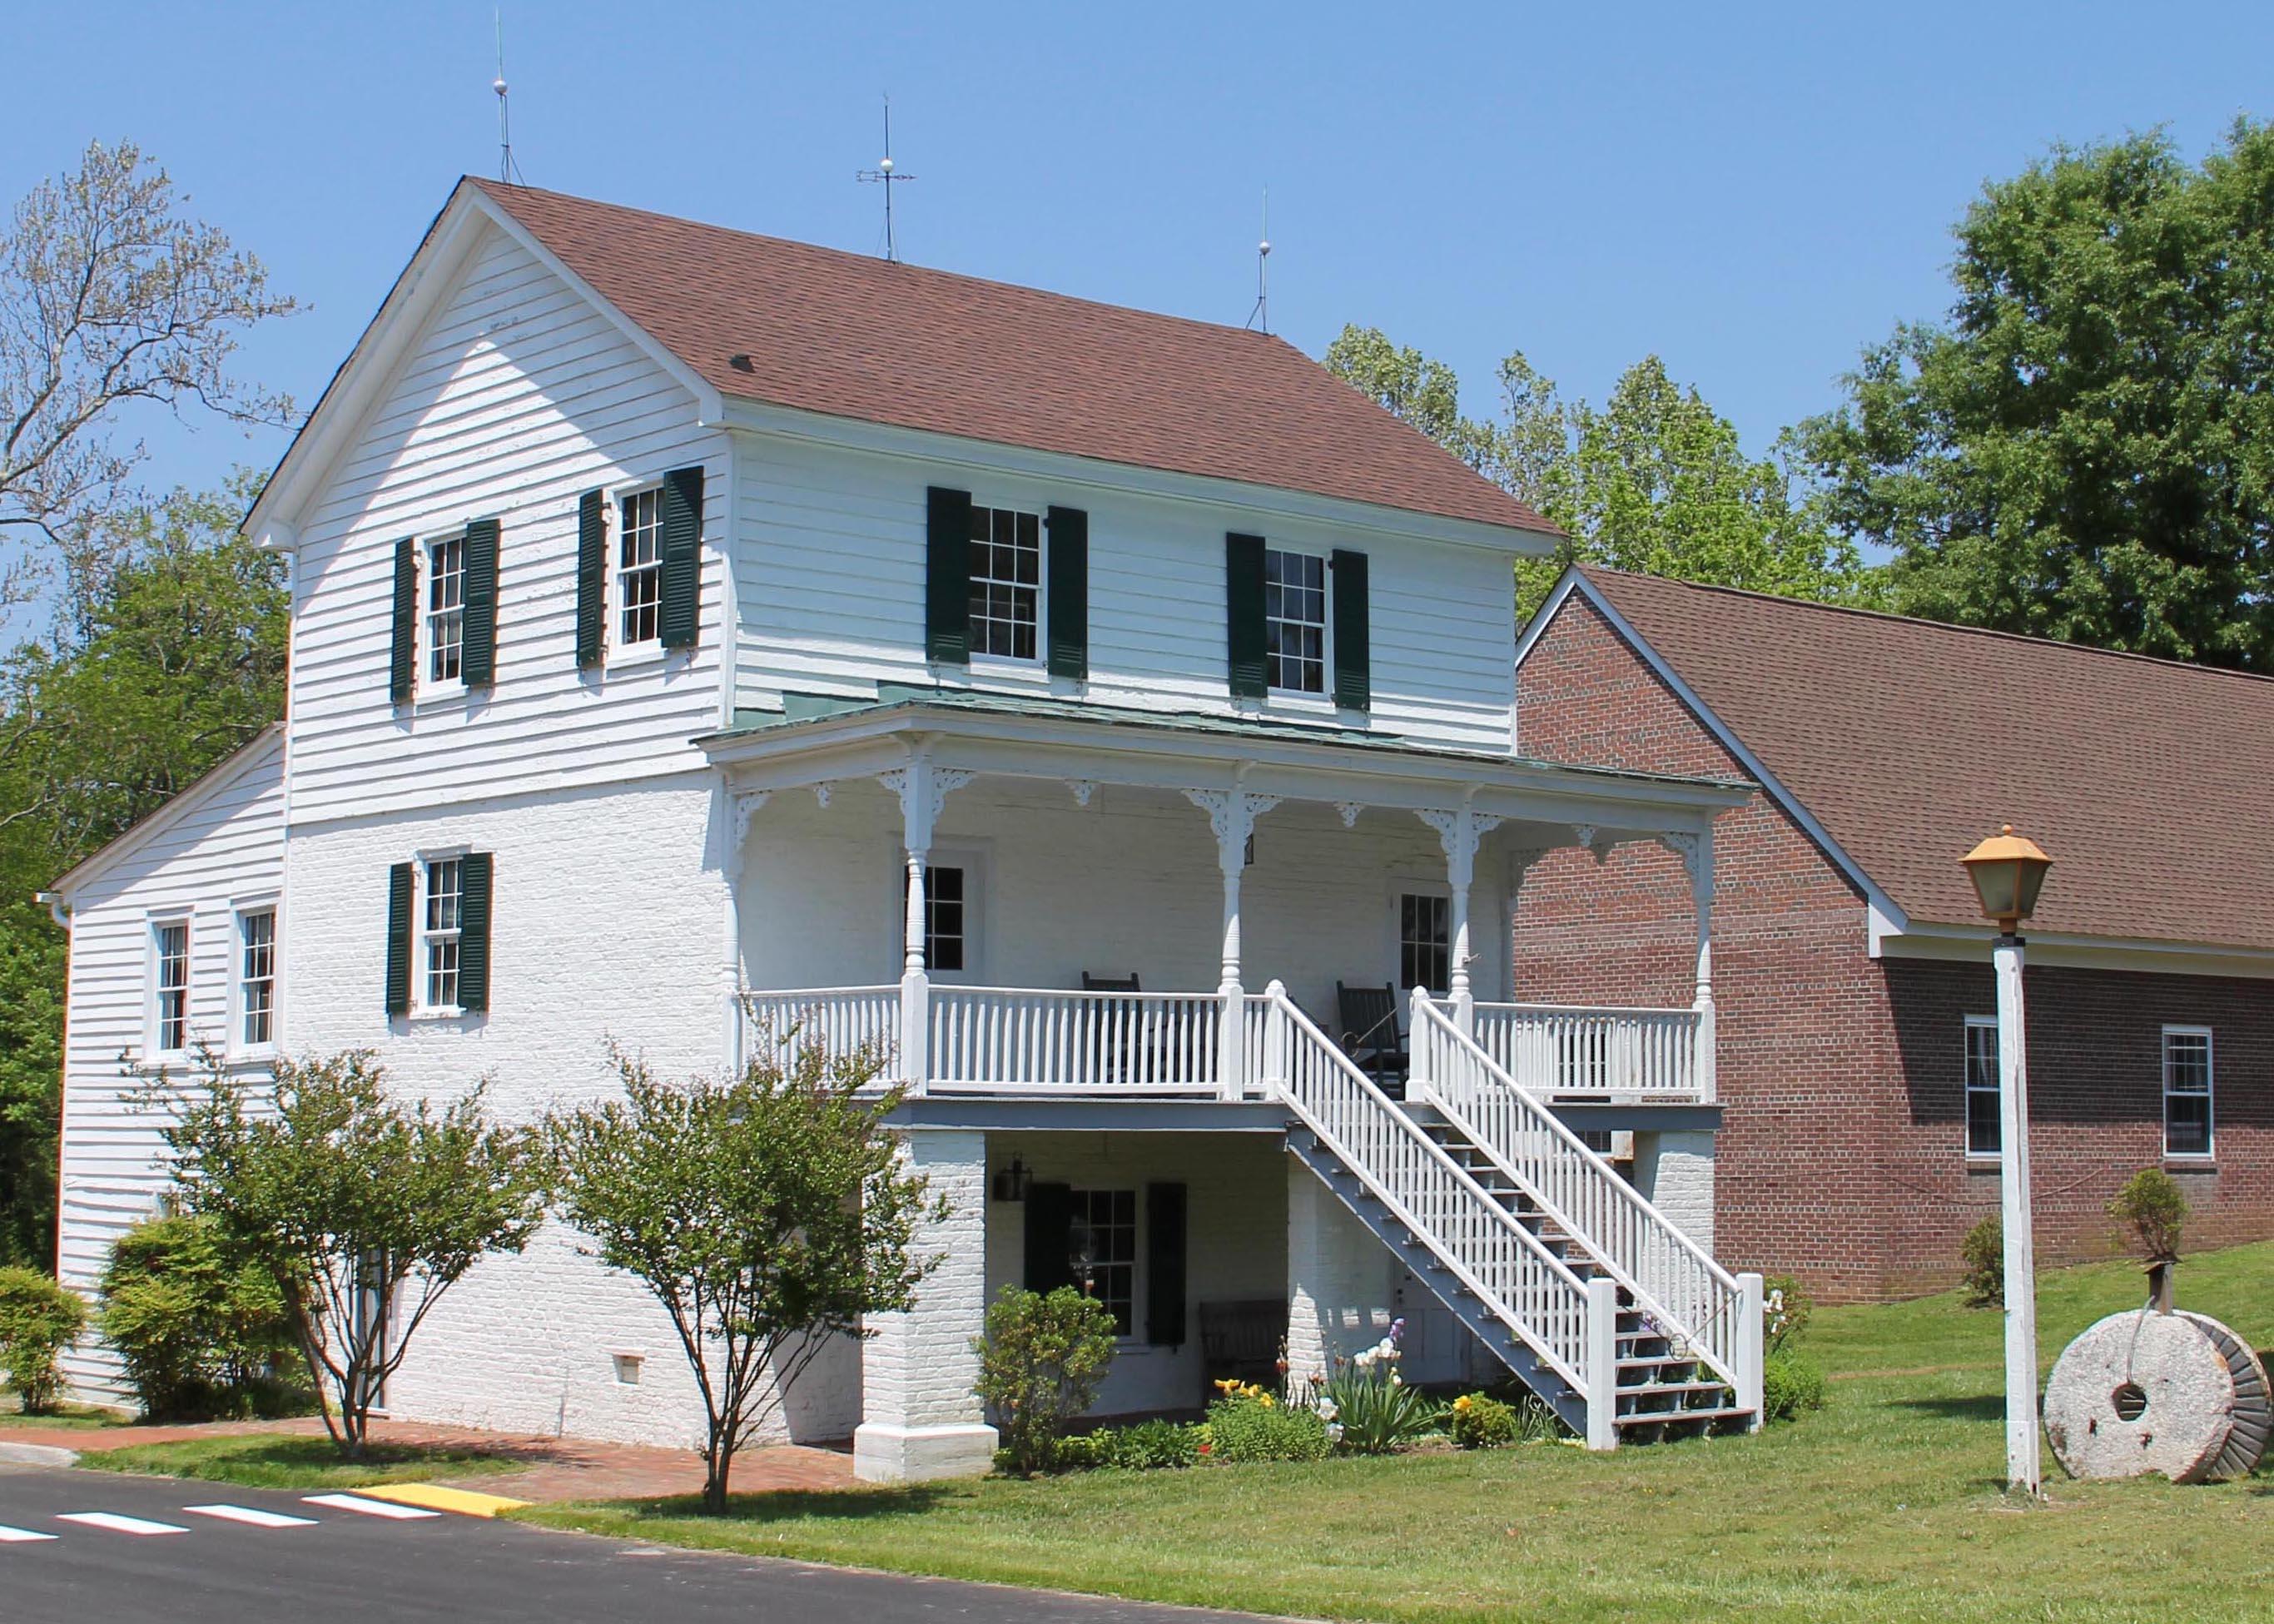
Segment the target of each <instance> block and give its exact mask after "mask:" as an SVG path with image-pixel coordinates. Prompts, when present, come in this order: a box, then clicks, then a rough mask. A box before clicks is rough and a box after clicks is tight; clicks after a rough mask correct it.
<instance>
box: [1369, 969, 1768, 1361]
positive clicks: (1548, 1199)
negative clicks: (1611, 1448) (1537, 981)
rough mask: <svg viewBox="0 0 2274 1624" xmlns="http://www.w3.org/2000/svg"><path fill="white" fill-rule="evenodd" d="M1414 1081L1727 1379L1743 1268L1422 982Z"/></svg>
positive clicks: (1735, 1351) (1736, 1356) (1735, 1349)
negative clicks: (1622, 1166) (1663, 1204)
mask: <svg viewBox="0 0 2274 1624" xmlns="http://www.w3.org/2000/svg"><path fill="white" fill-rule="evenodd" d="M1412 1005H1413V1025H1412V1039H1411V1048H1412V1082H1411V1084H1410V1085H1409V1086H1411V1087H1412V1088H1414V1089H1415V1090H1417V1091H1419V1092H1420V1093H1421V1094H1422V1095H1423V1097H1425V1098H1426V1099H1427V1101H1429V1102H1430V1103H1432V1104H1434V1105H1435V1106H1437V1107H1438V1108H1439V1109H1441V1110H1442V1111H1443V1112H1444V1114H1445V1116H1446V1118H1447V1120H1448V1121H1449V1122H1450V1123H1451V1124H1452V1125H1453V1126H1454V1127H1455V1128H1457V1129H1458V1130H1459V1131H1460V1132H1462V1133H1463V1134H1464V1135H1465V1136H1466V1137H1467V1138H1469V1139H1472V1141H1474V1142H1475V1143H1476V1144H1477V1145H1478V1146H1480V1147H1481V1148H1483V1149H1484V1150H1485V1151H1487V1153H1488V1154H1490V1155H1491V1156H1492V1157H1493V1159H1494V1160H1495V1162H1498V1163H1499V1164H1500V1168H1501V1170H1502V1172H1503V1173H1505V1174H1506V1175H1507V1176H1508V1177H1510V1178H1512V1179H1514V1180H1515V1181H1516V1183H1517V1185H1518V1187H1519V1188H1521V1189H1522V1190H1523V1191H1524V1192H1525V1194H1526V1195H1528V1196H1529V1197H1531V1198H1532V1201H1533V1202H1534V1203H1535V1204H1536V1205H1537V1206H1539V1207H1540V1208H1541V1210H1542V1211H1544V1212H1545V1213H1546V1214H1547V1215H1548V1217H1549V1218H1550V1219H1552V1220H1553V1221H1554V1222H1555V1223H1556V1224H1557V1225H1558V1226H1559V1227H1561V1228H1562V1229H1563V1230H1564V1231H1565V1232H1566V1233H1567V1234H1569V1235H1570V1236H1571V1237H1573V1239H1574V1240H1576V1241H1577V1243H1578V1244H1580V1245H1581V1246H1582V1247H1584V1248H1585V1250H1586V1251H1587V1252H1589V1253H1591V1254H1592V1255H1593V1257H1594V1258H1595V1259H1597V1260H1598V1261H1599V1262H1600V1264H1601V1265H1602V1266H1603V1267H1604V1268H1605V1269H1606V1270H1607V1271H1608V1272H1609V1273H1610V1274H1611V1275H1612V1276H1613V1277H1615V1279H1616V1280H1617V1281H1618V1282H1619V1283H1621V1284H1622V1285H1623V1286H1625V1287H1626V1288H1627V1289H1628V1290H1630V1292H1632V1293H1633V1295H1634V1297H1635V1298H1636V1305H1637V1306H1638V1307H1639V1308H1641V1309H1643V1310H1644V1311H1645V1312H1649V1313H1651V1314H1653V1315H1654V1316H1655V1317H1656V1318H1657V1319H1658V1320H1659V1321H1660V1326H1661V1327H1662V1328H1664V1329H1665V1330H1666V1331H1667V1332H1668V1334H1669V1335H1673V1336H1675V1337H1676V1338H1679V1339H1680V1340H1681V1341H1683V1342H1686V1343H1688V1344H1689V1346H1690V1350H1691V1351H1693V1352H1694V1353H1696V1354H1698V1356H1699V1357H1702V1358H1703V1359H1705V1360H1706V1363H1707V1364H1709V1365H1713V1368H1714V1370H1715V1371H1716V1372H1718V1373H1720V1374H1721V1376H1722V1377H1723V1378H1724V1379H1725V1380H1729V1381H1731V1382H1735V1381H1736V1380H1737V1372H1738V1367H1739V1363H1740V1359H1741V1350H1740V1331H1741V1321H1742V1316H1741V1314H1740V1312H1739V1291H1738V1285H1737V1281H1736V1277H1735V1276H1734V1275H1732V1274H1730V1273H1729V1272H1728V1270H1726V1269H1724V1268H1723V1267H1721V1265H1720V1264H1718V1263H1716V1262H1714V1261H1713V1258H1712V1257H1711V1256H1710V1255H1708V1254H1707V1252H1706V1250H1705V1249H1704V1248H1703V1247H1701V1246H1699V1245H1698V1243H1697V1242H1695V1241H1693V1240H1691V1239H1690V1237H1688V1236H1687V1235H1685V1234H1683V1232H1682V1230H1681V1229H1678V1228H1677V1227H1676V1226H1675V1224H1674V1223H1672V1222H1670V1221H1668V1219H1667V1217H1666V1216H1665V1214H1661V1213H1660V1211H1659V1210H1658V1209H1657V1208H1656V1207H1653V1206H1652V1205H1651V1204H1650V1203H1649V1201H1647V1200H1645V1199H1644V1198H1643V1196H1642V1194H1641V1193H1640V1192H1638V1191H1637V1190H1636V1189H1635V1187H1634V1186H1633V1185H1632V1184H1629V1183H1627V1181H1626V1180H1625V1179H1623V1178H1622V1177H1619V1175H1618V1174H1617V1172H1615V1170H1614V1169H1612V1167H1611V1166H1610V1164H1609V1163H1608V1162H1605V1161H1604V1160H1603V1159H1602V1157H1600V1155H1598V1154H1595V1153H1594V1152H1593V1151H1592V1150H1590V1149H1588V1148H1587V1147H1586V1146H1585V1144H1583V1143H1581V1142H1580V1139H1579V1138H1578V1136H1577V1134H1575V1133H1573V1132H1571V1131H1570V1129H1569V1128H1567V1127H1565V1126H1564V1125H1563V1124H1562V1122H1560V1121H1558V1120H1557V1119H1556V1117H1555V1114H1554V1113H1553V1112H1552V1111H1550V1110H1548V1109H1547V1107H1545V1106H1544V1105H1542V1104H1541V1103H1540V1101H1539V1100H1538V1099H1537V1098H1535V1097H1534V1095H1533V1094H1532V1093H1530V1092H1529V1091H1527V1090H1525V1089H1524V1088H1520V1087H1518V1086H1517V1083H1516V1080H1515V1079H1514V1078H1512V1077H1511V1076H1510V1074H1509V1072H1508V1070H1507V1068H1505V1067H1504V1066H1502V1064H1500V1063H1499V1062H1498V1061H1497V1060H1495V1059H1494V1058H1493V1057H1492V1056H1490V1055H1489V1054H1487V1052H1486V1051H1485V1050H1484V1049H1482V1048H1481V1047H1480V1046H1479V1045H1478V1044H1476V1043H1474V1042H1472V1041H1469V1039H1468V1038H1467V1037H1466V1036H1465V1034H1463V1033H1462V1032H1461V1030H1460V1028H1459V1027H1458V1026H1456V1025H1455V1024H1454V1023H1453V1021H1452V1020H1451V1019H1449V1018H1448V1017H1447V1016H1446V1015H1445V1014H1444V1012H1443V1011H1441V1010H1440V1009H1438V1007H1437V1006H1436V1005H1435V1004H1433V1003H1431V1002H1430V1000H1429V999H1428V998H1427V996H1424V995H1422V994H1419V993H1417V994H1415V995H1414V997H1413V999H1412Z"/></svg>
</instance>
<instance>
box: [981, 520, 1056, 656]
mask: <svg viewBox="0 0 2274 1624" xmlns="http://www.w3.org/2000/svg"><path fill="white" fill-rule="evenodd" d="M1042 528H1043V522H1042V519H1041V517H1040V516H1039V515H1035V514H1031V513H1019V512H1016V511H1014V510H1013V509H1011V508H978V507H975V508H972V510H971V651H972V652H973V653H974V654H992V655H997V656H999V657H1000V658H1004V659H1017V660H1030V659H1032V658H1035V627H1036V625H1037V623H1038V621H1039V620H1040V612H1041V606H1042V597H1043V538H1042Z"/></svg>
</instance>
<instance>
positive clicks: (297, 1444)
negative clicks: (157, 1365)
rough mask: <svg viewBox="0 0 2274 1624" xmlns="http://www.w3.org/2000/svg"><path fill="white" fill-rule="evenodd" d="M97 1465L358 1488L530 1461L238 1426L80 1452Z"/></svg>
mask: <svg viewBox="0 0 2274 1624" xmlns="http://www.w3.org/2000/svg"><path fill="white" fill-rule="evenodd" d="M79 1464H80V1465H81V1466H85V1467H92V1468H94V1470H97V1471H117V1472H141V1473H144V1474H147V1475H148V1476H150V1477H196V1478H200V1479H203V1480H205V1481H207V1482H209V1483H234V1484H238V1485H243V1486H244V1487H245V1488H250V1489H355V1488H367V1487H369V1486H371V1485H373V1484H379V1483H423V1482H425V1481H426V1480H427V1479H428V1478H430V1477H473V1476H476V1475H478V1474H482V1473H487V1472H506V1471H514V1470H518V1469H519V1468H521V1467H522V1466H523V1465H526V1464H527V1462H523V1461H518V1460H515V1459H513V1458H512V1457H511V1456H508V1455H486V1454H483V1453H482V1452H480V1451H479V1450H471V1449H435V1448H408V1447H402V1446H399V1445H398V1446H389V1445H386V1444H373V1446H372V1447H371V1449H370V1452H369V1453H368V1454H367V1455H365V1457H364V1458H363V1459H362V1460H360V1461H352V1462H350V1461H343V1460H342V1459H341V1458H340V1452H339V1450H338V1449H337V1448H335V1447H333V1444H332V1440H330V1439H328V1438H321V1437H319V1438H307V1437H299V1436H286V1435H281V1434H278V1433H275V1432H239V1433H235V1434H232V1435H230V1436H227V1437H222V1438H200V1439H194V1440H191V1441H189V1442H187V1443H174V1444H129V1445H128V1446H126V1447H124V1448H122V1449H106V1450H103V1451H101V1452H100V1453H90V1454H87V1455H81V1456H79Z"/></svg>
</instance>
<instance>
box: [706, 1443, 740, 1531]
mask: <svg viewBox="0 0 2274 1624" xmlns="http://www.w3.org/2000/svg"><path fill="white" fill-rule="evenodd" d="M732 1470H734V1455H732V1454H731V1453H729V1452H728V1451H727V1450H725V1449H722V1448H720V1447H719V1445H718V1443H717V1442H716V1441H715V1440H714V1441H713V1442H712V1446H711V1447H710V1448H709V1449H708V1450H706V1451H704V1456H703V1509H704V1513H705V1514H706V1515H711V1516H714V1517H715V1516H723V1515H726V1510H727V1474H728V1473H729V1472H731V1471H732Z"/></svg>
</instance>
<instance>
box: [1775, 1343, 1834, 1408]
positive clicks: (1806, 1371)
mask: <svg viewBox="0 0 2274 1624" xmlns="http://www.w3.org/2000/svg"><path fill="white" fill-rule="evenodd" d="M1823 1408H1824V1372H1823V1371H1822V1369H1820V1368H1819V1367H1818V1365H1816V1364H1815V1362H1814V1361H1812V1360H1811V1359H1808V1358H1806V1357H1803V1356H1802V1355H1800V1354H1797V1353H1795V1352H1793V1351H1791V1350H1779V1351H1778V1352H1775V1353H1772V1354H1770V1355H1769V1356H1768V1357H1766V1358H1765V1359H1764V1360H1762V1361H1761V1410H1762V1412H1763V1414H1762V1417H1761V1418H1762V1419H1763V1420H1765V1421H1792V1420H1796V1419H1798V1418H1799V1416H1800V1412H1801V1411H1802V1410H1821V1409H1823Z"/></svg>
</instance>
